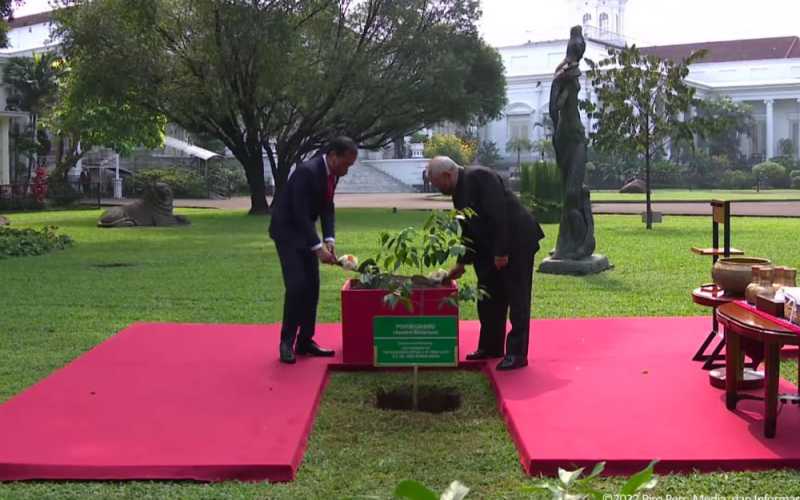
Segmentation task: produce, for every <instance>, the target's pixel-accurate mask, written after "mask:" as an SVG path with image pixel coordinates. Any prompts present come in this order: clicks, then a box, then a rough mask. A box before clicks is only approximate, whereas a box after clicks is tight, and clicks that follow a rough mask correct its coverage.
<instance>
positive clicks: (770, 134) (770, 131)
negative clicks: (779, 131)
mask: <svg viewBox="0 0 800 500" xmlns="http://www.w3.org/2000/svg"><path fill="white" fill-rule="evenodd" d="M764 104H766V105H767V148H766V155H767V157H766V158H765V159H766V160H769V159H770V158H772V157H773V156H775V124H774V123H773V122H774V121H775V114H774V112H773V111H774V110H773V105H774V104H775V100H774V99H764Z"/></svg>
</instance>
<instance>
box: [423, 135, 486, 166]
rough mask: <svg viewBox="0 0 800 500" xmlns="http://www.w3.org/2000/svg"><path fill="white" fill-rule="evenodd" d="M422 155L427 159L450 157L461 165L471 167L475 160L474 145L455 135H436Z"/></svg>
mask: <svg viewBox="0 0 800 500" xmlns="http://www.w3.org/2000/svg"><path fill="white" fill-rule="evenodd" d="M422 154H423V155H425V157H426V158H433V157H434V156H448V157H450V159H452V160H453V161H454V162H456V163H458V164H459V165H469V164H471V163H472V160H474V159H475V154H476V150H475V148H473V147H472V144H470V143H469V142H467V141H465V140H463V139H461V138H460V137H458V136H457V135H454V134H434V135H433V136H432V137H431V138H430V139H429V140H428V141H427V142H426V143H425V149H423V151H422Z"/></svg>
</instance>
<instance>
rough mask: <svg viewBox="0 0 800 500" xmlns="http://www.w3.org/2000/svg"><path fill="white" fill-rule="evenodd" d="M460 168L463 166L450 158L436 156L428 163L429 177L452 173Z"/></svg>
mask: <svg viewBox="0 0 800 500" xmlns="http://www.w3.org/2000/svg"><path fill="white" fill-rule="evenodd" d="M459 168H461V166H460V165H459V164H458V163H456V162H454V161H453V160H452V159H451V158H450V157H449V156H436V157H434V158H433V159H432V160H431V161H429V162H428V176H430V177H435V176H439V175H441V174H443V173H444V172H452V171H454V170H458V169H459Z"/></svg>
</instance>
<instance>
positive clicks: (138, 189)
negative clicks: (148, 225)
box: [131, 167, 208, 198]
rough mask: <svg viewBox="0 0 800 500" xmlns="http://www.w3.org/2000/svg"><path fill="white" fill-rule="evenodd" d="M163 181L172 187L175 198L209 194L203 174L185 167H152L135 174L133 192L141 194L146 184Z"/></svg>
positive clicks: (136, 194)
mask: <svg viewBox="0 0 800 500" xmlns="http://www.w3.org/2000/svg"><path fill="white" fill-rule="evenodd" d="M156 182H163V183H165V184H167V185H168V186H169V187H170V188H171V189H172V195H173V196H174V197H175V198H205V197H206V196H207V195H208V189H207V187H206V181H205V179H204V177H203V175H201V174H199V173H197V172H195V171H192V170H189V169H185V168H179V167H173V168H152V169H148V170H141V171H139V172H137V173H136V174H135V175H134V176H133V180H132V184H133V185H132V187H131V192H132V194H133V195H135V196H141V195H142V193H143V192H144V189H145V186H147V185H151V184H155V183H156Z"/></svg>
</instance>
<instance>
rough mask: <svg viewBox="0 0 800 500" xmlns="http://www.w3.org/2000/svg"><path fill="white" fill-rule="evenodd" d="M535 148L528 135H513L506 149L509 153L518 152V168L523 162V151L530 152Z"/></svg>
mask: <svg viewBox="0 0 800 500" xmlns="http://www.w3.org/2000/svg"><path fill="white" fill-rule="evenodd" d="M531 149H533V143H532V142H531V140H530V139H528V138H527V137H512V138H511V139H509V140H508V142H507V143H506V151H507V152H509V153H517V168H520V165H521V164H522V152H523V151H525V152H528V151H530V150H531Z"/></svg>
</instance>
